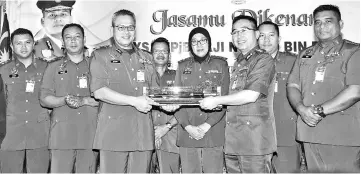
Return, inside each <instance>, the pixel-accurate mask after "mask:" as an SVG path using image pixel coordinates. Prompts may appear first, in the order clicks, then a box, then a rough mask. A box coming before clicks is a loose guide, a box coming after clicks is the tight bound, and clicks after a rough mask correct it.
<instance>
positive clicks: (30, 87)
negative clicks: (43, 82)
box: [25, 80, 35, 93]
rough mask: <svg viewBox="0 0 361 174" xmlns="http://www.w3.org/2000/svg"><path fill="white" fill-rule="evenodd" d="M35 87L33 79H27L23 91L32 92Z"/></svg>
mask: <svg viewBox="0 0 361 174" xmlns="http://www.w3.org/2000/svg"><path fill="white" fill-rule="evenodd" d="M34 89H35V81H34V80H29V81H26V88H25V92H31V93H33V92H34Z"/></svg>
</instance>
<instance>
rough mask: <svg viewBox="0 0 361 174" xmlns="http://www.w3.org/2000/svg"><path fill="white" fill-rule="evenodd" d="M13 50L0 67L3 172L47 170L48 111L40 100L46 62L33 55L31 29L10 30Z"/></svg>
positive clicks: (0, 152)
mask: <svg viewBox="0 0 361 174" xmlns="http://www.w3.org/2000/svg"><path fill="white" fill-rule="evenodd" d="M11 47H12V50H13V52H14V54H13V58H12V60H11V61H10V62H8V63H6V64H5V65H3V66H1V67H0V74H1V76H2V78H3V81H4V89H5V96H6V102H7V103H6V114H7V115H6V135H5V138H4V140H3V142H2V144H1V151H0V158H1V159H0V160H1V171H2V172H3V173H21V172H25V171H23V167H24V163H25V164H26V167H25V168H26V172H28V173H47V172H48V166H49V151H48V138H49V128H50V121H49V113H48V110H47V109H45V108H42V107H41V106H40V103H39V91H40V84H41V79H42V77H43V73H44V71H45V68H46V66H47V63H46V62H44V61H43V60H40V59H36V58H35V57H34V55H33V48H34V39H33V35H32V33H31V31H29V30H27V29H23V28H19V29H16V30H15V31H14V32H13V33H12V34H11Z"/></svg>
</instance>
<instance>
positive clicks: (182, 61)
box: [178, 57, 190, 63]
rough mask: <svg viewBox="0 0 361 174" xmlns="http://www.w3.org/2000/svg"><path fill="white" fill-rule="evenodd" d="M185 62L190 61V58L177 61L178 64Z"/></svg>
mask: <svg viewBox="0 0 361 174" xmlns="http://www.w3.org/2000/svg"><path fill="white" fill-rule="evenodd" d="M187 60H190V57H188V58H185V59H182V60H180V61H178V63H182V62H185V61H187Z"/></svg>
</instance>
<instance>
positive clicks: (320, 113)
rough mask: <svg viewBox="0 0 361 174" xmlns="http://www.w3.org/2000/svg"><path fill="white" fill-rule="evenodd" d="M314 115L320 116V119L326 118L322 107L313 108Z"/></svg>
mask: <svg viewBox="0 0 361 174" xmlns="http://www.w3.org/2000/svg"><path fill="white" fill-rule="evenodd" d="M313 110H314V112H313V113H314V114H318V115H320V116H321V117H322V118H325V117H326V114H325V113H324V112H323V107H322V106H321V105H316V106H314V107H313Z"/></svg>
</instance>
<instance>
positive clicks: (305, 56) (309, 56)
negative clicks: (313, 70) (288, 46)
mask: <svg viewBox="0 0 361 174" xmlns="http://www.w3.org/2000/svg"><path fill="white" fill-rule="evenodd" d="M311 57H312V55H308V54H305V55H303V56H302V59H310V58H311Z"/></svg>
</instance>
